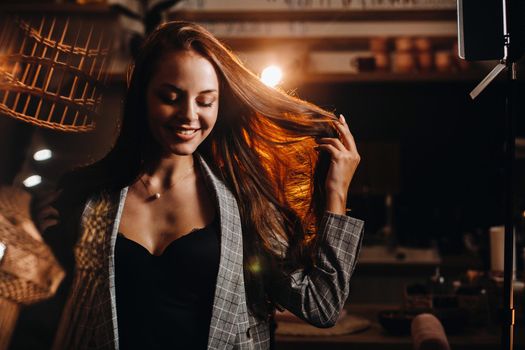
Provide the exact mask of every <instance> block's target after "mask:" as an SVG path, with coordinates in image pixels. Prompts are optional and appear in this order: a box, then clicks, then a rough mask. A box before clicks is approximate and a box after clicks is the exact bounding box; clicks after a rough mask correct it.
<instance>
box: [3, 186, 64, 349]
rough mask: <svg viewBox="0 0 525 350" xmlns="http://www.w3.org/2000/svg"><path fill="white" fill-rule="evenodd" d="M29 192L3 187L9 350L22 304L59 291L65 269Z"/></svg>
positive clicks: (5, 320) (5, 344)
mask: <svg viewBox="0 0 525 350" xmlns="http://www.w3.org/2000/svg"><path fill="white" fill-rule="evenodd" d="M30 201H31V196H30V194H29V193H27V192H25V191H24V190H22V189H18V188H14V187H7V186H0V350H4V349H7V347H8V345H9V340H10V338H11V335H12V333H13V330H14V328H15V325H16V321H17V318H18V313H19V310H20V307H21V306H22V305H29V304H33V303H36V302H38V301H41V300H44V299H47V298H49V297H51V296H52V295H54V294H55V292H56V290H57V288H58V286H59V284H60V282H61V281H62V279H63V277H64V270H63V269H62V267H61V266H60V265H59V263H58V262H57V261H56V259H55V258H54V256H53V254H52V252H51V250H50V249H49V247H48V246H47V245H46V244H45V243H44V241H43V240H42V237H41V236H40V234H39V233H38V230H37V229H36V227H35V226H34V225H33V222H32V221H31V216H30Z"/></svg>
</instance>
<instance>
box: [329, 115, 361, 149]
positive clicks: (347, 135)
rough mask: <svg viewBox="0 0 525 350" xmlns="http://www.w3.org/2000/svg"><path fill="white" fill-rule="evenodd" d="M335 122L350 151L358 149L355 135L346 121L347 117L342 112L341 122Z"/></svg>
mask: <svg viewBox="0 0 525 350" xmlns="http://www.w3.org/2000/svg"><path fill="white" fill-rule="evenodd" d="M334 124H335V126H336V128H337V130H338V131H339V133H340V135H341V137H342V142H343V144H344V145H345V147H346V148H347V149H348V150H350V151H357V146H356V144H355V140H354V136H353V135H352V133H351V132H350V128H349V127H348V124H347V123H346V120H345V117H344V116H343V115H342V114H340V115H339V122H335V123H334Z"/></svg>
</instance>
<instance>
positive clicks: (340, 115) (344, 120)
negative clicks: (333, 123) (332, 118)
mask: <svg viewBox="0 0 525 350" xmlns="http://www.w3.org/2000/svg"><path fill="white" fill-rule="evenodd" d="M339 118H341V119H342V120H343V123H346V119H345V117H344V116H343V115H342V114H339Z"/></svg>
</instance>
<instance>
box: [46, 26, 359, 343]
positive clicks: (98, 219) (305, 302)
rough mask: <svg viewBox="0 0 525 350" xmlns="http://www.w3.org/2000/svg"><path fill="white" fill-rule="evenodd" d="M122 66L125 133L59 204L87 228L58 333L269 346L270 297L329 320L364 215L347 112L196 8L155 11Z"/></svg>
mask: <svg viewBox="0 0 525 350" xmlns="http://www.w3.org/2000/svg"><path fill="white" fill-rule="evenodd" d="M128 79H129V89H128V92H127V96H126V100H125V106H124V119H123V123H122V128H121V132H120V135H119V137H118V139H117V141H116V144H115V145H114V147H113V148H112V150H111V151H110V153H109V154H108V155H107V156H106V157H105V158H104V159H102V160H101V161H99V162H97V163H95V164H94V165H92V166H89V167H87V168H84V169H82V170H80V171H77V172H75V173H74V174H73V175H71V176H69V177H68V179H69V180H66V181H64V183H63V186H64V191H63V195H62V198H61V199H60V200H59V201H58V204H57V205H58V206H59V207H60V206H61V207H62V208H63V211H64V212H66V215H65V216H66V218H64V215H61V217H62V218H64V220H63V223H61V224H59V225H58V226H60V225H62V226H63V227H62V228H61V229H62V230H64V229H66V230H68V229H71V230H76V229H77V227H79V228H80V230H79V231H80V232H79V236H78V237H79V238H78V240H76V243H75V248H74V255H75V256H74V259H75V267H76V269H75V276H74V280H73V282H72V286H71V291H70V295H69V298H68V301H67V303H66V306H65V309H64V312H63V315H62V321H61V324H60V327H59V330H58V333H57V337H56V341H55V346H54V348H55V349H95V348H96V349H118V348H120V349H131V348H137V349H168V348H174V349H206V348H208V349H232V348H233V349H267V348H269V347H270V343H271V341H270V338H271V332H270V319H271V316H272V314H273V313H274V311H275V308H276V307H277V308H284V309H288V310H290V311H291V312H292V313H294V314H296V315H297V316H298V317H300V318H302V319H304V320H305V321H307V322H310V323H311V324H313V325H316V326H318V327H329V326H332V325H333V324H334V323H335V322H336V320H337V318H338V315H339V312H340V311H341V309H342V308H343V305H344V302H345V299H346V297H347V296H348V290H349V279H350V276H351V274H352V271H353V269H354V266H355V263H356V260H357V254H358V250H359V247H360V244H361V237H362V231H363V222H362V221H360V220H357V219H355V218H352V217H349V216H347V215H345V207H346V199H347V193H348V188H349V185H350V182H351V179H352V177H353V175H354V172H355V169H356V167H357V165H358V163H359V155H358V153H357V149H356V145H355V142H354V139H353V137H352V135H351V133H350V130H349V128H348V124H347V123H346V121H345V119H344V118H343V117H342V116H340V117H339V118H336V117H334V116H333V114H332V113H330V112H327V111H324V110H322V109H321V108H319V107H317V106H315V105H312V104H310V103H307V102H305V101H302V100H299V99H297V98H294V97H292V96H289V95H287V94H285V93H283V92H281V91H279V90H277V89H273V88H269V87H267V86H265V85H264V84H263V83H261V82H260V81H259V79H258V78H257V77H256V76H255V75H254V74H252V73H251V72H249V71H248V70H247V69H246V68H244V67H243V65H242V64H241V63H240V62H239V60H238V59H237V58H236V57H235V56H234V55H233V54H232V53H231V52H230V51H228V50H227V49H226V48H225V47H224V46H223V45H222V44H221V43H220V42H219V41H218V40H217V39H216V38H214V37H213V36H212V35H211V34H210V33H209V32H208V31H206V30H205V29H204V28H202V27H200V26H198V25H195V24H192V23H186V22H170V23H166V24H164V25H162V26H160V27H159V28H158V29H157V30H156V31H155V32H154V33H152V34H151V35H150V36H149V37H148V39H147V40H146V42H145V44H144V45H143V47H142V49H141V51H140V53H139V55H138V57H137V58H136V60H135V64H134V66H133V67H132V70H130V75H129V76H128ZM74 207H78V208H81V209H80V210H79V211H77V216H75V215H73V214H71V213H73V212H74V210H72V209H71V208H74ZM68 222H69V224H68ZM78 222H80V225H78Z"/></svg>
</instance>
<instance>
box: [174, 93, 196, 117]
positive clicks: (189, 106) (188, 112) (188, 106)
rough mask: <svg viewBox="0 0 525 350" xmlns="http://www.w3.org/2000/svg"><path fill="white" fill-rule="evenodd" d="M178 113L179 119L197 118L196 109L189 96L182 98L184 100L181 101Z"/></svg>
mask: <svg viewBox="0 0 525 350" xmlns="http://www.w3.org/2000/svg"><path fill="white" fill-rule="evenodd" d="M178 114H179V117H180V118H181V119H184V120H186V121H192V120H193V119H197V110H196V108H195V104H194V103H193V102H192V101H191V100H190V99H189V98H186V99H184V102H183V103H181V106H180V109H179V113H178Z"/></svg>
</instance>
